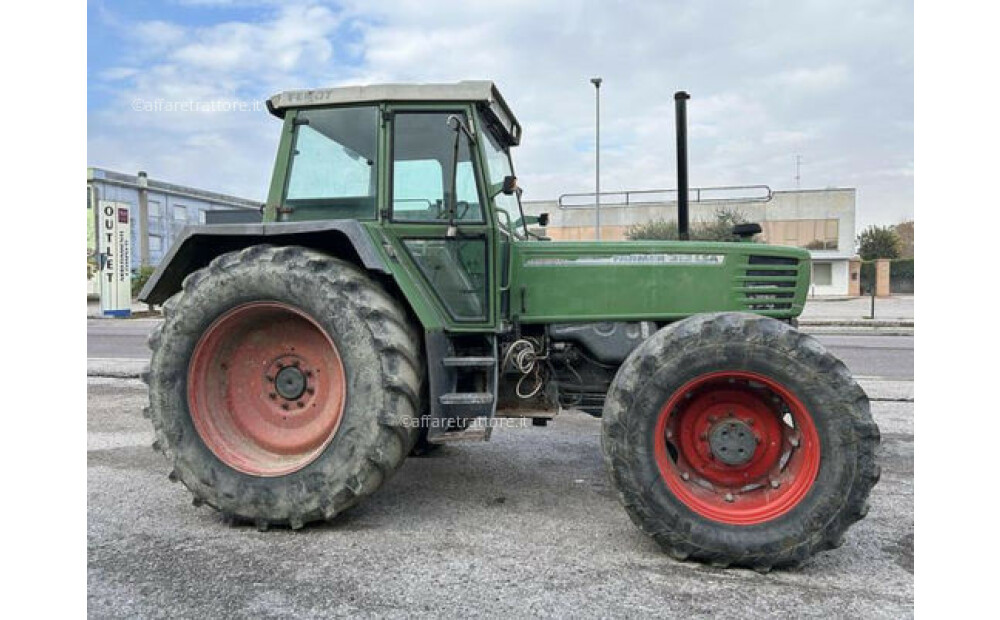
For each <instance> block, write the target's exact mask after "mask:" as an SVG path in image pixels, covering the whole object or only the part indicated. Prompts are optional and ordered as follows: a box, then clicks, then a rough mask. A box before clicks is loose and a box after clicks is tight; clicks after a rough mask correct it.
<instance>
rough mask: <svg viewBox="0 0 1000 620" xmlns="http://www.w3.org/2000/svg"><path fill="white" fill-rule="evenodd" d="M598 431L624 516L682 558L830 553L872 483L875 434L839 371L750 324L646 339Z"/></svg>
mask: <svg viewBox="0 0 1000 620" xmlns="http://www.w3.org/2000/svg"><path fill="white" fill-rule="evenodd" d="M603 426H604V435H603V445H604V453H605V462H606V464H607V466H608V469H609V471H610V474H611V477H612V479H613V480H614V482H615V485H616V486H617V488H618V491H619V495H620V498H621V500H622V502H623V503H624V505H625V508H626V510H627V511H628V512H629V515H630V516H631V518H632V520H633V521H634V522H635V523H636V524H637V525H639V527H640V528H642V529H643V530H644V531H645V532H646V533H648V534H650V535H651V536H652V537H653V538H654V539H655V540H656V541H657V542H658V543H659V544H660V545H661V546H662V547H663V548H664V549H665V550H666V551H667V552H669V553H670V554H671V555H673V556H674V557H677V558H679V559H685V558H691V559H696V560H701V561H706V562H711V563H714V564H717V565H730V564H736V565H742V566H749V567H753V568H757V569H765V570H766V569H770V568H772V567H774V566H783V565H790V564H795V563H797V562H800V561H802V560H803V559H805V558H808V557H809V556H811V555H812V554H814V553H815V552H817V551H820V550H823V549H828V548H831V547H835V546H838V545H839V544H840V542H841V541H842V539H843V535H844V532H845V531H846V529H847V528H848V527H849V526H850V525H851V524H852V523H854V522H855V521H857V520H858V519H860V518H862V517H863V516H864V515H865V513H866V512H867V504H866V500H867V498H868V494H869V492H870V491H871V488H872V486H873V485H874V484H875V482H876V481H877V479H878V473H879V470H878V466H877V465H876V464H875V462H874V451H875V447H876V445H877V443H878V438H879V434H878V427H877V426H876V425H875V423H874V422H873V420H872V418H871V414H870V411H869V406H868V399H867V397H866V395H865V394H864V392H863V391H862V390H861V388H860V387H858V385H857V384H856V383H855V382H854V380H853V379H852V378H851V376H850V374H849V373H848V371H847V369H846V368H845V367H844V365H843V364H842V363H841V362H839V361H838V360H836V358H834V357H833V356H832V355H830V354H829V353H828V352H827V351H826V350H825V349H823V347H822V345H820V344H819V343H818V342H817V341H816V340H815V339H813V338H811V337H809V336H806V335H803V334H801V333H799V332H797V331H795V330H794V329H793V328H791V327H789V326H788V325H785V324H784V323H781V322H779V321H776V320H773V319H768V318H764V317H760V316H756V315H746V314H735V313H726V314H712V315H699V316H695V317H692V318H690V319H686V320H684V321H680V322H678V323H676V324H673V325H671V326H669V327H667V328H665V329H663V330H661V331H660V332H658V333H657V334H655V335H654V336H653V337H652V338H650V339H649V340H647V341H646V342H645V343H643V344H642V345H641V346H640V347H639V348H637V349H636V350H635V351H634V352H633V353H632V355H631V356H630V357H629V358H628V359H627V360H626V361H625V363H624V364H623V365H622V367H621V369H619V372H618V374H617V376H616V378H615V382H614V384H613V385H612V388H611V390H610V391H609V393H608V398H607V404H606V406H605V410H604V421H603Z"/></svg>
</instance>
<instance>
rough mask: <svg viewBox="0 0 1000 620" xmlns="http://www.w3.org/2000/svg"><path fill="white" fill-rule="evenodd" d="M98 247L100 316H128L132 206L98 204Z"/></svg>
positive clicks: (103, 201)
mask: <svg viewBox="0 0 1000 620" xmlns="http://www.w3.org/2000/svg"><path fill="white" fill-rule="evenodd" d="M98 208H99V209H100V212H101V213H100V219H99V220H98V222H99V223H98V231H97V247H98V267H99V269H100V271H99V277H100V279H101V314H103V315H104V316H117V317H127V316H129V315H131V313H132V248H131V243H132V229H131V222H130V221H129V220H130V218H129V205H128V203H125V202H112V201H110V200H101V201H100V202H99V203H98Z"/></svg>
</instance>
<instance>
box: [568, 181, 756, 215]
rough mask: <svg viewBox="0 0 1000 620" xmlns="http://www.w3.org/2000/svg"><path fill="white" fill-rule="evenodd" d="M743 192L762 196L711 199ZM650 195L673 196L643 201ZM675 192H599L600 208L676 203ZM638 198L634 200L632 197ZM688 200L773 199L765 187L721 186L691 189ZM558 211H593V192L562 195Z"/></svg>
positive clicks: (731, 200)
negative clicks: (583, 199) (761, 192)
mask: <svg viewBox="0 0 1000 620" xmlns="http://www.w3.org/2000/svg"><path fill="white" fill-rule="evenodd" d="M744 190H761V191H763V192H764V193H763V195H758V196H728V197H727V196H721V197H713V193H716V192H737V191H744ZM651 194H659V195H661V196H662V195H663V194H668V195H669V194H673V195H674V197H673V198H672V199H663V198H661V199H659V200H649V199H646V200H643V199H641V198H642V197H643V196H648V195H651ZM676 194H677V190H676V189H640V190H625V191H620V192H601V194H600V195H601V208H602V209H603V208H604V207H631V206H636V205H643V204H655V203H663V202H677V197H676ZM605 196H608V197H614V196H618V197H623V198H619V201H618V202H614V201H611V200H608V201H606V200H605ZM634 196H635V197H639V198H640V199H638V200H637V199H636V198H633V197H634ZM688 196H689V198H688V200H689V201H690V202H698V203H725V202H768V201H770V200H771V198H773V196H774V192H772V191H771V188H770V187H769V186H767V185H722V186H718V187H692V188H690V189H689V190H688ZM567 198H569V199H573V198H588V199H589V202H585V203H584V202H579V203H577V204H566V199H567ZM558 204H559V208H560V209H593V208H594V206H595V204H596V201H595V200H594V192H587V193H580V194H562V195H561V196H559V200H558Z"/></svg>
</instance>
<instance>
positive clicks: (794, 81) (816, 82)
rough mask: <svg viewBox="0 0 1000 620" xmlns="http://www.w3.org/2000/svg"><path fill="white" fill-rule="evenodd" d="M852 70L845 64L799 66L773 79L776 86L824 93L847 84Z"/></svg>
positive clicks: (799, 91)
mask: <svg viewBox="0 0 1000 620" xmlns="http://www.w3.org/2000/svg"><path fill="white" fill-rule="evenodd" d="M849 76H850V71H849V70H848V68H847V67H846V66H844V65H840V64H838V65H827V66H825V67H815V68H798V69H792V70H788V71H782V72H780V73H778V74H777V75H776V76H774V78H772V79H771V83H772V85H773V87H774V88H777V89H791V90H792V91H795V93H796V94H798V93H809V94H812V93H823V92H826V91H831V90H836V89H838V88H841V87H843V86H845V85H847V83H848V81H849Z"/></svg>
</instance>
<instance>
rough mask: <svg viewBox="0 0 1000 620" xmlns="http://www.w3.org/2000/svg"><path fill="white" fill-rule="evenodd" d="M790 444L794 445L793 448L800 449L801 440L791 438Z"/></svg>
mask: <svg viewBox="0 0 1000 620" xmlns="http://www.w3.org/2000/svg"><path fill="white" fill-rule="evenodd" d="M788 443H790V444H792V447H793V448H798V447H799V438H798V437H791V438H789V439H788Z"/></svg>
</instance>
